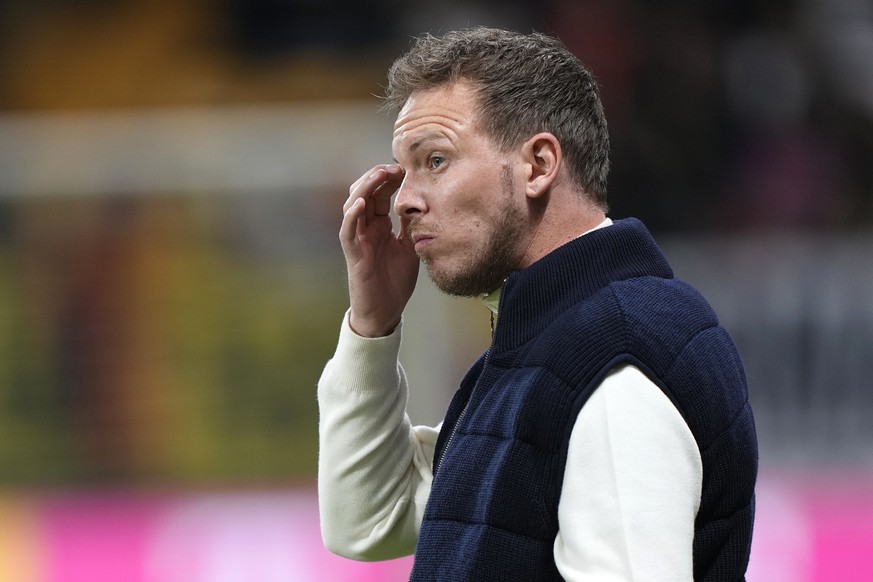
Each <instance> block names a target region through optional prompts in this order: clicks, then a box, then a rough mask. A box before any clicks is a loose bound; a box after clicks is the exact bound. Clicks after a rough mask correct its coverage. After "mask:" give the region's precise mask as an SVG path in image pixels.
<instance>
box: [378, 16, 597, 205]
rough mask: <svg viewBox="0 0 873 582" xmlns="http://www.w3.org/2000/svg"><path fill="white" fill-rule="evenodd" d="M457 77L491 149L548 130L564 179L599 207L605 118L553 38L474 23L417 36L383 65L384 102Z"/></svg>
mask: <svg viewBox="0 0 873 582" xmlns="http://www.w3.org/2000/svg"><path fill="white" fill-rule="evenodd" d="M458 81H467V82H469V83H470V84H471V86H472V87H473V88H474V89H475V92H476V103H477V105H478V109H479V111H478V123H479V124H480V125H481V129H482V130H483V131H484V132H485V133H486V134H487V135H488V136H489V137H490V138H491V140H492V141H493V142H494V143H495V144H496V145H497V146H498V147H499V148H501V149H502V150H504V151H506V150H508V149H510V148H513V147H515V146H517V145H518V144H519V143H521V142H523V141H525V140H527V139H528V138H530V137H531V136H533V135H535V134H537V133H540V132H548V133H551V134H553V135H554V136H555V137H556V138H557V140H558V142H559V143H560V145H561V148H562V150H563V155H564V158H565V160H566V162H567V166H568V169H569V173H570V177H571V179H572V180H573V181H574V182H575V183H576V184H577V185H578V186H579V188H580V189H581V190H582V191H583V192H585V193H586V195H587V196H588V197H590V200H591V202H593V203H595V204H596V205H597V206H598V207H600V208H601V209H602V210H604V211H605V210H606V206H607V203H606V180H607V174H608V172H609V136H608V133H607V127H606V118H605V117H604V114H603V107H602V105H601V103H600V99H599V96H598V90H597V85H596V83H595V82H594V79H593V77H592V75H591V73H590V72H589V71H588V70H587V69H586V68H585V67H584V66H583V65H582V63H580V62H579V60H578V59H577V58H576V57H574V56H573V55H572V54H571V53H570V52H569V51H568V50H567V49H566V48H565V47H564V46H563V45H562V44H561V42H560V41H558V40H557V39H554V38H551V37H549V36H545V35H542V34H539V33H533V34H530V35H523V34H518V33H514V32H509V31H505V30H498V29H490V28H481V27H480V28H472V29H468V30H462V31H456V32H450V33H448V34H446V35H444V36H441V37H434V36H431V35H425V36H423V37H420V38H419V39H418V40H417V41H416V42H415V44H414V46H413V47H412V48H411V49H410V50H409V51H408V52H407V53H406V54H405V55H403V56H402V57H400V58H399V59H398V60H397V61H395V62H394V64H393V65H392V66H391V68H390V70H389V72H388V87H387V89H386V107H388V108H389V109H391V110H394V111H398V110H400V109H401V107H403V105H404V104H405V103H406V102H407V100H408V99H409V97H410V96H412V95H413V94H414V93H416V92H420V91H428V90H432V89H435V88H439V87H442V86H447V85H451V84H453V83H456V82H458Z"/></svg>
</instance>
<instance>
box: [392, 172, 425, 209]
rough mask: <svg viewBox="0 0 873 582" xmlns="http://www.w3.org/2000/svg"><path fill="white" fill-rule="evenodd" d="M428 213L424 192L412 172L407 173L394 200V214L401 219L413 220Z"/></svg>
mask: <svg viewBox="0 0 873 582" xmlns="http://www.w3.org/2000/svg"><path fill="white" fill-rule="evenodd" d="M425 212H427V204H426V203H425V199H424V191H423V190H422V189H421V187H420V186H419V184H418V182H417V180H415V179H414V178H413V177H412V175H411V172H406V175H405V176H403V182H402V183H401V184H400V188H399V189H398V190H397V196H396V197H395V199H394V213H395V214H397V216H399V217H400V218H412V217H414V216H417V215H419V214H424V213H425Z"/></svg>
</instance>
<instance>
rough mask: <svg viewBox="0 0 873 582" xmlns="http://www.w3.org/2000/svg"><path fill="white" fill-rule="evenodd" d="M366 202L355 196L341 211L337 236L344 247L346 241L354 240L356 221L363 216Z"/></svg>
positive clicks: (356, 229)
mask: <svg viewBox="0 0 873 582" xmlns="http://www.w3.org/2000/svg"><path fill="white" fill-rule="evenodd" d="M365 207H366V203H365V202H364V200H363V199H362V198H356V199H355V201H354V202H353V203H352V204H351V206H349V208H348V209H346V211H345V212H344V213H343V222H342V224H341V225H340V232H339V238H340V242H341V243H342V245H343V248H345V247H346V245H347V244H348V243H351V242H354V240H355V238H356V234H357V231H358V223H359V222H360V221H361V219H362V218H363V217H364V210H365Z"/></svg>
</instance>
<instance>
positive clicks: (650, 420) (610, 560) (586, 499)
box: [555, 366, 703, 582]
mask: <svg viewBox="0 0 873 582" xmlns="http://www.w3.org/2000/svg"><path fill="white" fill-rule="evenodd" d="M567 458H568V460H567V468H566V471H565V473H564V485H563V490H562V494H561V500H560V503H559V505H558V521H559V528H560V532H559V534H558V536H557V538H556V540H555V561H556V563H557V565H558V569H559V571H560V572H561V575H562V576H564V578H565V579H566V580H568V581H582V580H598V581H607V580H616V581H618V580H634V581H637V582H639V581H649V580H675V581H691V580H692V579H693V573H692V569H693V564H692V545H693V543H694V519H695V517H696V515H697V510H698V508H699V506H700V494H701V488H702V479H703V466H702V461H701V459H700V452H699V450H698V448H697V443H696V441H695V440H694V437H693V435H692V434H691V431H690V429H689V428H688V425H687V424H686V423H685V420H684V419H683V418H682V416H681V415H680V414H679V411H678V410H677V409H676V407H675V406H674V405H673V403H672V402H670V400H669V399H668V398H667V396H666V395H665V394H664V393H663V392H662V391H661V390H660V388H658V387H657V386H656V385H655V384H654V383H653V382H652V381H651V380H649V379H648V378H647V377H646V376H645V375H644V374H643V373H642V372H641V371H640V370H639V369H638V368H635V367H633V366H622V367H620V368H618V369H616V370H614V371H613V372H612V373H610V375H608V376H607V377H606V379H604V381H603V383H602V384H601V385H600V386H599V387H598V388H597V390H595V392H594V394H592V395H591V398H590V399H589V400H588V402H586V403H585V406H584V407H583V408H582V410H581V412H580V413H579V417H578V418H577V420H576V424H575V425H574V427H573V432H572V434H571V436H570V445H569V451H568V457H567Z"/></svg>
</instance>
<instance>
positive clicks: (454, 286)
mask: <svg viewBox="0 0 873 582" xmlns="http://www.w3.org/2000/svg"><path fill="white" fill-rule="evenodd" d="M475 112H476V106H475V102H474V94H473V91H472V89H471V87H470V86H469V85H467V84H465V83H456V84H453V85H450V86H447V87H442V88H438V89H433V90H428V91H421V92H417V93H414V94H413V95H412V96H411V97H410V98H409V99H408V100H407V102H406V104H405V106H404V107H403V109H402V110H401V111H400V114H399V115H398V117H397V122H396V123H395V124H394V140H393V143H392V149H393V151H394V157H395V159H396V160H397V161H398V163H400V165H401V166H403V168H404V170H405V172H406V174H405V177H404V180H403V184H402V185H401V187H400V190H399V191H398V193H397V199H396V201H395V205H394V208H395V211H396V212H397V214H398V216H400V219H401V224H402V226H403V227H404V228H405V230H406V234H407V235H408V236H409V237H410V238H411V239H412V240H413V241H414V242H415V251H416V253H417V254H418V256H419V258H420V259H421V260H422V262H424V264H425V266H426V267H427V270H428V274H429V275H430V277H431V279H432V280H433V282H434V283H435V284H436V286H437V287H439V288H440V289H442V290H443V291H445V292H446V293H449V294H452V295H460V296H465V297H472V296H475V295H480V294H483V293H490V292H491V291H494V290H495V289H497V287H499V286H500V284H501V283H502V282H503V280H504V279H505V278H506V276H507V275H509V273H511V272H512V271H513V270H515V269H516V268H518V265H519V262H520V260H521V256H522V253H523V251H524V246H525V241H526V236H525V233H526V211H525V206H524V195H523V193H522V192H519V191H518V188H517V187H516V185H515V184H516V182H517V181H518V180H517V178H516V176H515V175H514V173H513V172H514V165H513V157H512V154H511V153H509V154H508V153H505V152H504V153H501V152H500V151H499V150H498V148H497V147H496V146H495V145H494V144H493V143H492V142H491V140H490V139H489V138H488V136H486V135H485V134H484V132H482V130H480V129H479V127H478V126H477V125H476V122H475V121H476V120H475Z"/></svg>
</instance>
